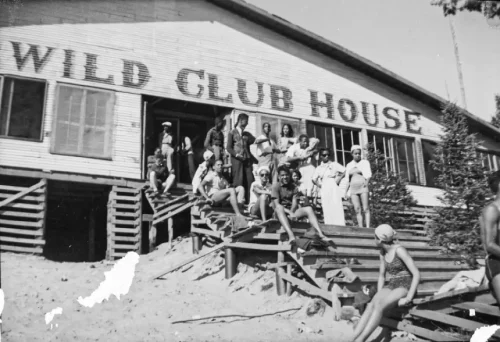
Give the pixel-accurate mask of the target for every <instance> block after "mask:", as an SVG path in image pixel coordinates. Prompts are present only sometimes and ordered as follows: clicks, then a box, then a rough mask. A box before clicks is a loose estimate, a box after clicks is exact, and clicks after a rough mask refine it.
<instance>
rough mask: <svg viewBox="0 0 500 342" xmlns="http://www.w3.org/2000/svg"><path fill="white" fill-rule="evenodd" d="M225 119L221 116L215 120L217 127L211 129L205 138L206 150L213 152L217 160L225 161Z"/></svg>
mask: <svg viewBox="0 0 500 342" xmlns="http://www.w3.org/2000/svg"><path fill="white" fill-rule="evenodd" d="M224 123H225V122H224V119H222V118H221V117H220V116H218V117H216V118H215V127H212V128H210V130H209V131H208V133H207V137H206V138H205V144H204V145H205V149H207V150H209V151H212V152H213V154H214V156H215V160H223V159H224V133H223V132H222V129H223V128H224Z"/></svg>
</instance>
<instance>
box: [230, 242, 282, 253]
mask: <svg viewBox="0 0 500 342" xmlns="http://www.w3.org/2000/svg"><path fill="white" fill-rule="evenodd" d="M226 247H229V248H241V249H254V250H259V251H273V252H278V251H282V252H288V251H290V250H291V247H290V245H282V246H279V245H264V244H260V243H246V242H226Z"/></svg>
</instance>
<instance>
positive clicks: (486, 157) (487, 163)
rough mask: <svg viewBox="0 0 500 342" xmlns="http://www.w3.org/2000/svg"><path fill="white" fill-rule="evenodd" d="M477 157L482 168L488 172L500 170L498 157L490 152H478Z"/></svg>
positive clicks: (499, 157) (499, 158)
mask: <svg viewBox="0 0 500 342" xmlns="http://www.w3.org/2000/svg"><path fill="white" fill-rule="evenodd" d="M479 156H480V157H481V161H482V163H483V166H484V167H485V168H486V169H487V170H488V171H497V170H500V156H499V155H496V154H493V153H491V152H483V151H479Z"/></svg>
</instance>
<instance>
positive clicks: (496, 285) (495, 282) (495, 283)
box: [490, 274, 500, 303]
mask: <svg viewBox="0 0 500 342" xmlns="http://www.w3.org/2000/svg"><path fill="white" fill-rule="evenodd" d="M490 288H492V289H493V292H494V295H495V296H494V297H495V299H496V300H497V303H500V300H499V299H500V274H497V275H496V276H495V277H494V278H493V279H492V280H491V282H490Z"/></svg>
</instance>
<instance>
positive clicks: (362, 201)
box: [345, 145, 372, 228]
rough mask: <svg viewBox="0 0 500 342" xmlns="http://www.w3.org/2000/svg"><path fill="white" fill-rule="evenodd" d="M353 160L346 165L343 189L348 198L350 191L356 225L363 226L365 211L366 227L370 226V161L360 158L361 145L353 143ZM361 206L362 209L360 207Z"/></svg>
mask: <svg viewBox="0 0 500 342" xmlns="http://www.w3.org/2000/svg"><path fill="white" fill-rule="evenodd" d="M351 154H352V158H353V160H352V161H351V162H350V163H349V164H347V166H346V175H347V177H348V178H347V179H348V183H347V187H346V189H345V198H348V196H349V192H350V193H351V201H352V205H353V206H354V211H355V212H356V218H357V221H358V226H359V227H363V213H362V211H364V212H365V224H366V227H367V228H369V227H370V202H369V196H368V195H369V191H368V181H369V180H370V178H371V176H372V170H371V167H370V162H369V161H368V160H366V159H361V146H359V145H353V146H352V147H351ZM361 206H362V207H363V210H362V209H361Z"/></svg>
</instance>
